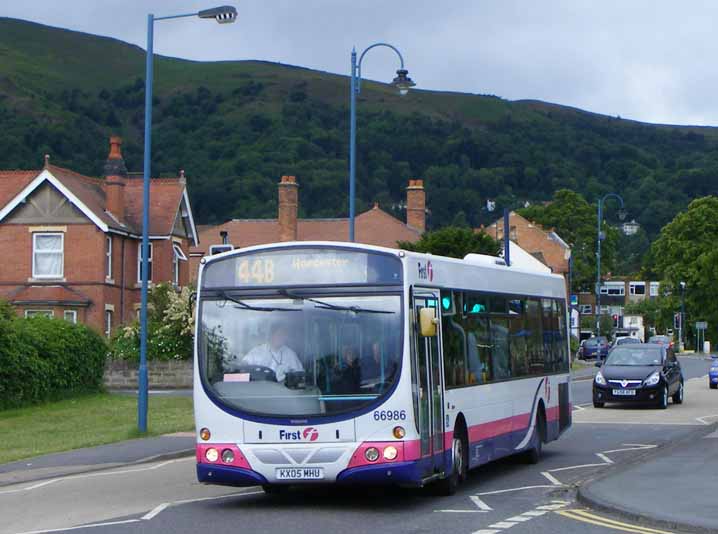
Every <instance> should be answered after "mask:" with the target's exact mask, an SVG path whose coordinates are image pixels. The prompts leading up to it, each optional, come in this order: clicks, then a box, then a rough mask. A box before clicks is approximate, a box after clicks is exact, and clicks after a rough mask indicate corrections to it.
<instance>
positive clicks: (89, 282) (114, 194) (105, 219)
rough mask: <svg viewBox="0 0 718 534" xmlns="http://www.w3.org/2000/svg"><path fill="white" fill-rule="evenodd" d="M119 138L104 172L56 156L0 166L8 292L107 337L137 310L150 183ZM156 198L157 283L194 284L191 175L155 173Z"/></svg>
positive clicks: (30, 310) (0, 236)
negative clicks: (131, 171)
mask: <svg viewBox="0 0 718 534" xmlns="http://www.w3.org/2000/svg"><path fill="white" fill-rule="evenodd" d="M121 144H122V141H121V139H120V138H118V137H112V138H111V139H110V153H109V156H108V159H107V162H106V164H105V168H104V176H103V177H102V178H93V177H88V176H83V175H81V174H78V173H76V172H74V171H71V170H69V169H64V168H62V167H58V166H55V165H52V164H50V162H49V157H48V156H45V165H44V167H43V168H42V169H40V170H31V171H0V250H1V251H3V254H4V255H5V258H6V259H5V260H4V261H3V262H2V268H0V298H3V299H5V300H7V301H9V302H10V303H11V304H12V305H13V306H14V307H15V308H16V310H17V312H18V314H20V315H24V316H32V315H36V314H43V315H48V316H52V317H55V318H64V319H66V320H68V321H72V322H82V323H86V324H88V325H90V326H92V327H93V328H95V329H96V330H98V331H100V332H104V333H106V334H107V335H110V333H111V331H112V329H113V328H114V327H115V326H117V325H119V324H122V323H124V322H127V321H129V320H132V319H134V318H135V317H136V316H137V309H138V307H139V301H140V274H139V273H140V264H141V250H140V244H141V234H142V186H143V180H142V178H135V177H130V176H129V175H128V173H127V169H126V167H125V162H124V159H123V158H122V152H121ZM150 195H151V205H150V228H149V233H150V254H149V260H150V268H149V276H150V280H151V282H152V283H159V282H171V283H173V284H175V285H177V286H183V285H186V284H188V283H189V281H190V270H189V261H188V258H189V250H190V247H191V246H193V245H196V244H197V231H196V228H195V225H194V221H193V218H192V211H191V208H190V204H189V197H188V194H187V187H186V180H185V178H184V175H183V173H180V176H179V177H177V178H161V179H159V178H154V179H152V180H151V187H150ZM10 258H11V259H10Z"/></svg>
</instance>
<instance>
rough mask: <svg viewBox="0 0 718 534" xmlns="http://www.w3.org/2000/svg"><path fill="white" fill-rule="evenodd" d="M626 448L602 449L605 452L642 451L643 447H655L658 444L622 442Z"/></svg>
mask: <svg viewBox="0 0 718 534" xmlns="http://www.w3.org/2000/svg"><path fill="white" fill-rule="evenodd" d="M622 445H623V446H624V447H627V448H625V449H611V450H610V451H602V452H603V454H611V453H614V452H625V451H640V450H642V449H655V448H656V447H658V445H645V444H643V443H622Z"/></svg>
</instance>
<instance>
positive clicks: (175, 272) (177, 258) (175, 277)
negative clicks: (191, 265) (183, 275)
mask: <svg viewBox="0 0 718 534" xmlns="http://www.w3.org/2000/svg"><path fill="white" fill-rule="evenodd" d="M172 250H173V252H174V253H173V254H172V281H173V282H174V285H176V286H179V274H180V263H179V262H181V261H187V256H185V254H184V252H182V247H180V246H179V245H178V244H176V243H173V244H172Z"/></svg>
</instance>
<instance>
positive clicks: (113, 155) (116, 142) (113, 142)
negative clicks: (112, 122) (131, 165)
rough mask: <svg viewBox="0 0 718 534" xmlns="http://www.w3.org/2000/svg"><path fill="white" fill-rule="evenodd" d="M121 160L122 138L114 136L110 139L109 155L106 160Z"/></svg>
mask: <svg viewBox="0 0 718 534" xmlns="http://www.w3.org/2000/svg"><path fill="white" fill-rule="evenodd" d="M121 158H122V138H121V137H118V136H116V135H113V136H111V137H110V155H109V156H107V159H121Z"/></svg>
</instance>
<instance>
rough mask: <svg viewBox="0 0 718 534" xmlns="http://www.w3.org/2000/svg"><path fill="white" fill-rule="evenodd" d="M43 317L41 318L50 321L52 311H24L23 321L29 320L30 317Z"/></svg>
mask: <svg viewBox="0 0 718 534" xmlns="http://www.w3.org/2000/svg"><path fill="white" fill-rule="evenodd" d="M40 315H41V316H43V317H49V318H50V319H52V318H53V316H54V315H53V313H52V310H25V319H29V318H30V317H37V316H40Z"/></svg>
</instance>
